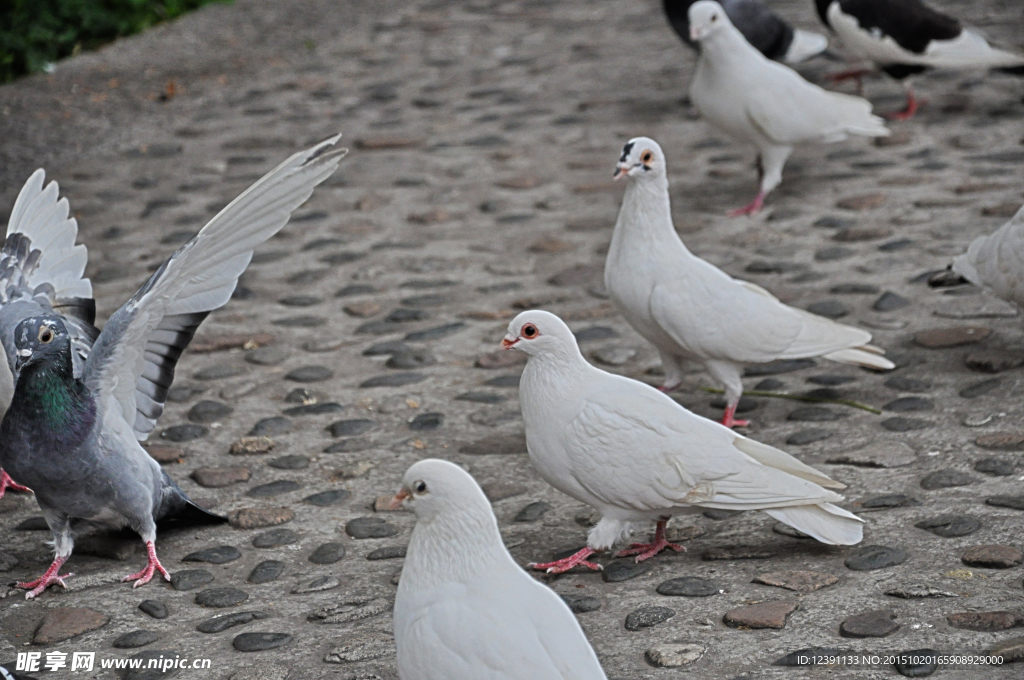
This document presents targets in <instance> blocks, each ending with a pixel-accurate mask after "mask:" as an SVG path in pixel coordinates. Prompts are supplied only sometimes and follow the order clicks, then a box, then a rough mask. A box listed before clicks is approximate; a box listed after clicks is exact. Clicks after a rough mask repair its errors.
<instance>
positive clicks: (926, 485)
mask: <svg viewBox="0 0 1024 680" xmlns="http://www.w3.org/2000/svg"><path fill="white" fill-rule="evenodd" d="M976 481H978V480H977V479H975V478H974V477H972V476H971V475H969V474H967V473H966V472H960V471H958V470H938V471H936V472H933V473H931V474H929V475H926V476H925V477H924V478H923V479H922V480H921V488H922V489H927V490H929V491H933V490H935V489H948V488H951V487H956V486H967V485H968V484H974V483H975V482H976Z"/></svg>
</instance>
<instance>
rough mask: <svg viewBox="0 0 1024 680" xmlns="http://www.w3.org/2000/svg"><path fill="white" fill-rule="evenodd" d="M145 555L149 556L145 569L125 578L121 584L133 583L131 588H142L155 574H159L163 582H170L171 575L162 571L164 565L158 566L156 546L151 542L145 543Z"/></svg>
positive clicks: (164, 570)
mask: <svg viewBox="0 0 1024 680" xmlns="http://www.w3.org/2000/svg"><path fill="white" fill-rule="evenodd" d="M146 553H147V554H148V555H149V561H148V562H147V563H146V568H145V569H143V570H142V571H140V572H136V573H134V574H129V575H128V576H125V577H124V578H123V579H121V582H122V583H126V582H128V581H135V585H133V586H132V588H138V587H139V586H144V585H146V584H147V583H149V582H150V580H152V578H153V574H154V573H155V572H160V575H161V576H163V577H164V580H166V581H170V580H171V575H170V574H168V573H167V570H166V569H164V565H162V564H160V560H158V559H157V557H156V545H154V543H153V541H146Z"/></svg>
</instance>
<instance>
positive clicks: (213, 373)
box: [192, 364, 245, 380]
mask: <svg viewBox="0 0 1024 680" xmlns="http://www.w3.org/2000/svg"><path fill="white" fill-rule="evenodd" d="M243 373H245V369H244V368H242V367H241V366H232V365H230V364H220V365H217V366H210V367H209V368H204V369H203V370H201V371H198V372H197V373H194V374H193V375H192V377H193V378H195V379H196V380H224V379H226V378H234V377H235V376H238V375H242V374H243Z"/></svg>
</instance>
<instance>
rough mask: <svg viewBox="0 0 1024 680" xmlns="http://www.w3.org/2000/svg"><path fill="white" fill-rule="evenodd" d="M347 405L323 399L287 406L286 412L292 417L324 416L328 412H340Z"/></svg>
mask: <svg viewBox="0 0 1024 680" xmlns="http://www.w3.org/2000/svg"><path fill="white" fill-rule="evenodd" d="M344 410H345V407H344V406H342V405H341V404H338V403H336V402H333V401H323V402H320V403H318V404H303V405H302V406H293V407H292V408H286V409H285V410H284V414H285V415H286V416H291V417H299V416H322V415H326V414H328V413H340V412H341V411H344Z"/></svg>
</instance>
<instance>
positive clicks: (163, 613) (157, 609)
mask: <svg viewBox="0 0 1024 680" xmlns="http://www.w3.org/2000/svg"><path fill="white" fill-rule="evenodd" d="M175 590H178V589H177V588H175ZM139 610H140V611H141V612H143V613H144V614H148V615H149V616H152V617H153V618H154V619H166V618H167V616H168V611H167V605H165V604H164V603H163V602H161V601H160V600H143V601H142V602H140V603H139Z"/></svg>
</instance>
